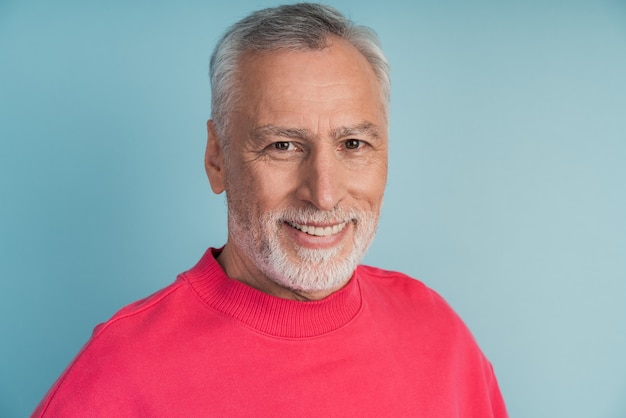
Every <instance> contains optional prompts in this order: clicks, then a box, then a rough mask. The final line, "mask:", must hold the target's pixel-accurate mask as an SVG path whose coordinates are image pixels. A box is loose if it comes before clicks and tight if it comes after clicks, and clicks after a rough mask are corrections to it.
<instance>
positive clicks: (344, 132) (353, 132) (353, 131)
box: [332, 122, 380, 140]
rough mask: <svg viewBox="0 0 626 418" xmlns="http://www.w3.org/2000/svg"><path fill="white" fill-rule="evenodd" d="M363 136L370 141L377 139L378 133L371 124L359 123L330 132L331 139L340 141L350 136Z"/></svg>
mask: <svg viewBox="0 0 626 418" xmlns="http://www.w3.org/2000/svg"><path fill="white" fill-rule="evenodd" d="M362 135H365V136H367V137H369V138H371V139H379V138H380V133H379V132H378V129H377V128H376V125H374V124H373V123H371V122H361V123H359V124H357V125H354V126H342V127H339V128H337V129H334V130H333V131H332V137H333V139H335V140H337V139H341V138H346V137H350V136H362Z"/></svg>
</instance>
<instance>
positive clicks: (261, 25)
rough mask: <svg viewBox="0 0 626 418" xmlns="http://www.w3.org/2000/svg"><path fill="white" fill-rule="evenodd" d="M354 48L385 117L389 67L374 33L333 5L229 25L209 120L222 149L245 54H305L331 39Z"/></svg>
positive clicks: (292, 8) (217, 53)
mask: <svg viewBox="0 0 626 418" xmlns="http://www.w3.org/2000/svg"><path fill="white" fill-rule="evenodd" d="M333 35H334V36H336V37H339V38H341V39H344V40H346V41H348V42H349V43H351V44H352V45H353V46H354V47H355V48H357V50H358V51H359V52H361V54H363V56H364V57H365V58H366V59H367V61H368V62H369V63H370V65H371V66H372V69H373V70H374V74H375V75H376V78H377V79H378V83H379V85H380V90H381V94H382V102H383V106H384V109H385V112H387V111H388V108H389V98H390V92H391V85H390V78H389V64H388V63H387V59H386V58H385V55H384V54H383V51H382V48H381V46H380V42H379V40H378V37H377V36H376V33H375V32H374V31H373V30H372V29H370V28H368V27H366V26H359V25H355V24H354V23H353V22H351V21H350V20H348V19H347V18H345V17H344V16H343V15H342V14H341V13H339V12H338V11H337V10H335V9H333V8H332V7H329V6H324V5H320V4H312V3H299V4H291V5H284V6H279V7H275V8H268V9H263V10H259V11H257V12H254V13H252V14H251V15H249V16H248V17H246V18H244V19H242V20H240V21H239V22H237V23H235V24H234V25H233V26H231V27H230V28H229V29H228V30H227V31H226V33H225V34H224V35H223V37H222V38H221V39H220V41H219V42H218V44H217V46H216V47H215V50H214V51H213V55H212V56H211V65H210V76H211V118H212V119H213V121H214V123H215V127H216V129H217V134H218V136H219V138H220V141H221V143H222V146H225V147H228V143H227V142H228V141H226V139H225V138H226V136H227V132H228V129H229V126H228V125H229V112H230V111H231V110H232V109H233V108H234V106H235V105H236V102H237V100H238V97H239V93H240V92H239V86H238V85H237V72H238V65H239V62H240V59H241V57H242V56H243V55H244V54H245V53H253V54H254V53H262V52H269V51H276V50H291V51H307V50H314V49H323V48H325V47H326V46H328V40H329V37H331V36H333Z"/></svg>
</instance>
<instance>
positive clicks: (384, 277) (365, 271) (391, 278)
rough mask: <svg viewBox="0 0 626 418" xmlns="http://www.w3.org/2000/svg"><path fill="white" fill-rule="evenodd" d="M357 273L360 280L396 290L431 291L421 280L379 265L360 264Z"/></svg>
mask: <svg viewBox="0 0 626 418" xmlns="http://www.w3.org/2000/svg"><path fill="white" fill-rule="evenodd" d="M357 275H358V276H359V278H360V280H362V281H365V282H366V283H372V284H374V285H377V286H383V287H389V288H392V289H397V290H398V291H402V290H404V291H411V292H417V293H420V292H422V293H430V292H433V290H432V289H430V288H429V287H428V286H426V285H425V284H424V283H423V282H422V281H420V280H418V279H416V278H414V277H411V276H409V275H408V274H405V273H402V272H399V271H394V270H385V269H382V268H379V267H374V266H369V265H365V264H361V265H359V266H358V267H357Z"/></svg>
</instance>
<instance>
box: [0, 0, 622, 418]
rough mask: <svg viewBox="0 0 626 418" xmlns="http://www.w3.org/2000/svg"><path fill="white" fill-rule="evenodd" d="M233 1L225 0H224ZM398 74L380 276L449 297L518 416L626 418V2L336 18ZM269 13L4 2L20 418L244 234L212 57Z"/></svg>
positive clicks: (9, 301)
mask: <svg viewBox="0 0 626 418" xmlns="http://www.w3.org/2000/svg"><path fill="white" fill-rule="evenodd" d="M225 3H227V4H226V5H225ZM332 4H333V5H335V6H336V7H337V8H339V9H340V10H341V11H343V12H344V13H346V14H347V15H348V16H349V17H351V18H352V19H354V20H356V21H357V22H360V23H364V24H367V25H369V26H372V27H373V28H375V29H376V30H377V32H378V33H379V35H380V37H381V39H382V42H383V45H384V48H385V50H386V51H387V54H388V57H389V59H390V61H391V64H392V67H393V93H392V94H393V97H392V108H391V131H390V136H391V154H390V178H389V184H388V191H387V195H386V202H385V206H384V209H383V210H384V213H383V216H382V220H381V225H380V230H379V234H378V237H377V240H376V242H375V244H374V245H373V247H372V249H371V250H370V253H369V255H368V256H367V259H366V262H367V263H370V264H375V265H378V266H381V267H385V268H390V269H395V270H401V271H404V272H406V273H409V274H410V275H412V276H414V277H417V278H419V279H421V280H422V281H424V282H426V283H427V284H428V285H429V286H431V287H433V288H434V289H436V290H437V291H439V292H440V293H441V294H442V295H443V296H444V297H445V298H446V299H447V300H448V301H449V302H450V303H451V305H452V306H453V307H454V308H455V309H456V310H457V311H458V312H459V313H460V314H461V316H462V317H463V318H464V319H465V321H466V322H467V324H468V325H469V326H470V328H471V329H472V330H473V332H474V334H475V336H476V338H477V340H478V341H479V343H480V344H481V346H482V348H483V349H484V351H485V352H486V354H487V355H488V357H489V358H490V359H491V360H492V362H493V364H494V367H495V369H496V372H497V375H498V377H499V381H500V385H501V389H502V391H503V394H504V396H505V398H506V401H507V404H508V407H509V410H510V413H511V415H512V416H514V417H570V418H572V417H581V418H583V417H584V418H588V417H616V418H617V417H625V416H626V355H625V354H624V353H626V303H625V300H626V221H625V219H626V218H625V214H626V185H625V184H626V3H625V2H624V1H609V0H599V1H576V0H574V1H524V2H521V1H520V2H513V1H504V2H486V1H472V2H464V1H458V2H456V1H449V0H444V1H429V2H426V1H384V2H383V1H363V0H337V1H334V2H333V3H332ZM270 5H275V3H274V2H269V1H252V0H249V1H237V2H234V1H231V2H222V1H220V2H217V1H213V2H212V1H207V0H205V1H186V2H185V1H182V2H173V1H172V2H164V1H134V2H130V1H128V2H127V1H120V0H115V1H106V2H105V1H101V2H88V1H67V0H56V1H43V0H41V1H36V0H23V1H11V0H8V1H7V0H0V140H1V148H0V280H1V281H0V327H1V328H0V329H1V335H2V336H1V342H0V415H1V416H3V417H12V416H24V415H27V414H28V413H30V412H31V411H32V409H33V408H34V407H35V405H36V403H37V402H38V400H39V399H40V398H41V397H42V396H43V395H44V393H45V391H46V390H47V389H48V387H49V386H50V385H51V384H52V383H53V382H54V380H55V379H56V377H57V376H58V375H59V374H60V373H61V372H62V370H63V369H64V367H65V366H66V365H67V364H68V363H69V361H70V360H71V359H72V358H73V357H74V355H75V354H76V353H77V351H78V350H79V349H80V347H81V346H82V344H83V343H84V342H85V341H86V340H87V338H88V337H89V335H90V332H91V330H92V328H93V326H94V325H95V324H97V323H98V322H102V321H104V320H106V319H107V318H108V317H109V316H110V315H112V314H113V313H114V312H115V311H116V310H117V309H119V308H120V307H121V306H122V305H125V304H127V303H130V302H131V301H133V300H135V299H138V298H141V297H143V296H146V295H147V294H149V293H152V292H153V291H155V290H157V289H159V288H160V287H163V286H165V285H166V284H168V283H170V282H171V281H172V280H173V279H174V278H175V275H176V274H177V273H179V272H181V271H183V270H185V269H187V268H189V267H190V266H191V265H192V264H193V263H195V261H196V260H197V259H198V258H199V257H200V255H201V254H202V253H203V251H204V249H205V248H206V247H208V246H219V245H221V244H223V243H224V241H225V238H226V228H225V213H226V210H225V204H224V200H223V196H214V195H213V194H212V193H211V190H210V188H209V185H208V182H207V180H206V177H205V174H204V170H203V150H204V142H205V127H204V123H205V120H206V119H207V118H208V115H209V112H210V105H209V100H210V89H209V82H208V78H207V66H208V57H209V54H210V52H211V50H212V48H213V46H214V44H215V42H216V40H217V38H218V37H219V35H220V34H221V33H222V32H223V30H224V29H225V28H226V26H227V25H230V24H231V23H233V22H234V21H235V20H236V19H238V18H241V17H243V16H244V15H245V14H247V13H248V12H250V11H251V10H254V9H257V8H260V7H265V6H270Z"/></svg>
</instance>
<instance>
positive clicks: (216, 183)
mask: <svg viewBox="0 0 626 418" xmlns="http://www.w3.org/2000/svg"><path fill="white" fill-rule="evenodd" d="M206 127H207V134H208V138H207V143H206V152H205V153H204V169H205V170H206V174H207V176H208V177H209V183H211V189H212V190H213V193H216V194H220V193H222V192H223V191H224V179H225V177H226V172H225V167H224V150H223V149H222V145H221V143H220V140H219V138H218V136H217V132H216V130H215V125H214V124H213V121H212V120H210V119H209V120H208V121H207V123H206Z"/></svg>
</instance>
